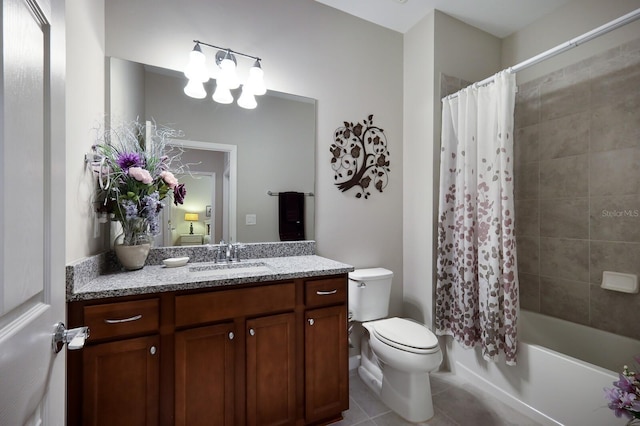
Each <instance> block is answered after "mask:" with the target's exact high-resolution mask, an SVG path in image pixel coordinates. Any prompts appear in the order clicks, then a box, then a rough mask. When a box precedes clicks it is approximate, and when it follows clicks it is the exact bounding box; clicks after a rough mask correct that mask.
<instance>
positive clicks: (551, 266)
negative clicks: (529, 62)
mask: <svg viewBox="0 0 640 426" xmlns="http://www.w3.org/2000/svg"><path fill="white" fill-rule="evenodd" d="M639 52H640V39H638V40H636V41H633V42H629V43H626V44H623V45H622V46H620V47H618V48H613V49H610V50H607V51H605V52H603V53H601V54H599V55H596V56H593V57H591V58H588V59H585V60H583V61H580V62H578V63H576V64H574V65H571V66H568V67H565V68H562V69H560V70H557V71H554V72H552V73H549V74H547V75H544V76H542V77H539V78H536V79H534V80H531V81H529V82H527V83H524V84H521V85H520V86H519V91H518V94H517V98H516V120H515V126H516V138H515V150H516V152H515V171H516V180H515V191H516V194H515V195H516V235H517V241H518V269H519V277H520V289H521V306H522V308H524V309H529V310H533V311H536V312H541V313H543V314H547V315H551V316H554V317H558V318H562V319H565V320H569V321H573V322H577V323H582V324H587V325H590V326H592V327H595V328H599V329H602V330H607V331H611V332H614V333H617V334H622V335H625V336H629V337H633V338H636V339H638V338H640V328H638V326H637V324H638V323H640V310H638V308H637V307H638V304H639V303H640V295H639V294H624V293H617V292H612V291H608V290H603V289H601V288H600V284H601V280H602V271H605V270H606V271H615V272H625V273H633V274H636V275H640V54H639Z"/></svg>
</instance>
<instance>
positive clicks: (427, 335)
mask: <svg viewBox="0 0 640 426" xmlns="http://www.w3.org/2000/svg"><path fill="white" fill-rule="evenodd" d="M371 325H372V327H371V328H372V330H373V332H374V334H375V336H376V337H377V338H378V340H380V341H381V342H383V343H385V344H386V345H389V346H391V347H394V348H396V349H399V350H402V351H405V352H412V353H415V354H429V353H433V352H437V351H439V350H440V347H439V346H438V338H437V337H436V336H435V334H433V333H432V332H431V330H429V329H428V328H426V327H425V326H423V325H422V324H419V323H417V322H414V321H411V320H408V319H405V318H395V317H394V318H387V319H383V320H379V321H374V322H373V324H371Z"/></svg>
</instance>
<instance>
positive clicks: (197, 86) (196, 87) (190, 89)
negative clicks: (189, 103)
mask: <svg viewBox="0 0 640 426" xmlns="http://www.w3.org/2000/svg"><path fill="white" fill-rule="evenodd" d="M184 94H185V95H187V96H190V97H192V98H196V99H204V98H205V97H206V96H207V91H206V90H204V84H203V83H202V82H200V81H196V80H189V82H188V83H187V85H186V86H185V87H184Z"/></svg>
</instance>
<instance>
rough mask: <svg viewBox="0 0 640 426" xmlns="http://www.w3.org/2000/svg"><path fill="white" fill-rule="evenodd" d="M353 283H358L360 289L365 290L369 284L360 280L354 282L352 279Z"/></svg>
mask: <svg viewBox="0 0 640 426" xmlns="http://www.w3.org/2000/svg"><path fill="white" fill-rule="evenodd" d="M351 281H355V282H357V283H358V288H364V287H366V286H367V283H365V282H364V281H359V280H354V279H353V278H352V279H351Z"/></svg>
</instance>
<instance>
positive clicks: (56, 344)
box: [51, 322, 89, 353]
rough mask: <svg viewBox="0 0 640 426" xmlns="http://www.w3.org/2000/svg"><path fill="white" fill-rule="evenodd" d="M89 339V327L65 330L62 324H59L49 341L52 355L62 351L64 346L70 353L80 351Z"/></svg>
mask: <svg viewBox="0 0 640 426" xmlns="http://www.w3.org/2000/svg"><path fill="white" fill-rule="evenodd" d="M88 338H89V327H78V328H72V329H70V330H67V327H65V325H64V323H62V322H59V323H57V324H56V325H55V329H54V331H53V338H52V339H51V347H52V350H53V352H54V353H58V352H60V351H61V350H62V347H63V346H64V345H65V344H66V345H67V347H68V348H69V350H70V351H73V350H76V349H82V348H83V347H84V342H85V340H87V339H88Z"/></svg>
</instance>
